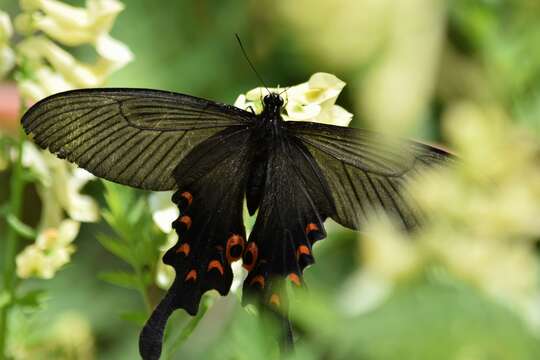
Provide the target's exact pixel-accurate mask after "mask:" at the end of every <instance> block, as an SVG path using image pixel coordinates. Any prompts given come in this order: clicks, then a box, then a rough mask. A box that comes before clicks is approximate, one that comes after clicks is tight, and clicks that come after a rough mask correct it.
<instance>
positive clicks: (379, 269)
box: [362, 103, 540, 326]
mask: <svg viewBox="0 0 540 360" xmlns="http://www.w3.org/2000/svg"><path fill="white" fill-rule="evenodd" d="M444 124H445V128H444V129H445V133H446V134H447V135H448V137H449V139H450V142H451V144H452V145H453V147H454V148H455V149H456V151H457V152H458V153H459V154H460V158H459V161H457V162H455V163H454V164H452V166H449V167H445V168H442V169H436V170H431V171H429V172H427V173H425V174H423V176H422V177H419V178H416V179H414V180H412V181H411V183H410V184H409V190H410V191H411V193H412V195H413V196H414V197H415V198H416V199H417V201H418V203H419V204H420V206H421V207H422V208H423V209H424V211H425V212H426V213H427V214H430V220H429V222H428V223H427V224H426V226H424V227H423V228H422V231H420V232H417V233H415V234H412V235H408V234H404V233H401V232H400V231H398V230H396V229H392V227H391V226H390V224H389V223H388V221H381V220H379V221H374V222H372V223H371V224H370V226H368V228H367V236H366V237H365V238H363V245H362V246H363V251H362V254H363V260H364V264H365V271H366V272H369V273H371V274H375V275H376V276H377V277H378V278H380V279H383V281H386V282H388V283H395V282H397V281H400V280H402V279H403V278H404V277H407V276H408V275H410V274H414V273H416V272H417V271H419V270H421V269H426V267H432V266H434V265H435V266H437V267H438V268H441V269H445V270H446V271H447V272H448V273H450V274H452V275H453V276H454V277H457V278H459V279H462V280H465V281H467V282H468V283H470V284H472V285H475V286H477V287H478V288H480V289H482V290H483V291H485V292H486V293H487V294H489V295H491V296H493V297H494V298H495V299H497V300H499V301H502V302H503V303H505V304H506V305H508V306H510V307H511V308H513V309H516V311H518V313H521V314H523V315H524V318H525V319H527V320H528V321H529V322H531V324H532V325H534V326H538V325H540V318H538V316H536V315H535V314H537V311H536V310H535V309H537V307H538V301H539V300H540V278H539V274H540V273H539V270H540V269H539V264H538V259H537V257H536V253H535V250H534V247H535V242H536V241H537V240H538V238H539V237H540V223H539V222H538V219H539V218H540V203H539V202H538V199H540V166H539V164H538V155H539V154H540V145H539V143H538V139H537V138H535V137H534V136H532V135H531V134H530V133H527V132H526V131H525V130H523V129H520V128H516V127H515V125H514V124H513V123H512V122H511V121H510V119H508V118H507V116H506V115H505V113H504V112H503V111H502V110H500V109H499V108H497V107H482V106H479V105H475V104H472V103H460V104H458V105H454V106H453V107H452V108H451V110H450V111H448V113H447V114H446V116H445V119H444ZM383 252H384V256H382V255H381V254H382V253H383Z"/></svg>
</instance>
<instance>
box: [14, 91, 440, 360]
mask: <svg viewBox="0 0 540 360" xmlns="http://www.w3.org/2000/svg"><path fill="white" fill-rule="evenodd" d="M283 111H284V99H283V97H282V96H281V95H279V94H277V93H272V92H269V93H268V95H266V96H264V98H263V111H262V112H261V113H260V114H255V113H254V112H253V111H246V110H242V109H239V108H236V107H234V106H231V105H226V104H221V103H217V102H213V101H209V100H205V99H201V98H197V97H193V96H189V95H184V94H179V93H173V92H167V91H159V90H148V89H129V88H103V89H81V90H73V91H68V92H64V93H59V94H56V95H52V96H50V97H48V98H46V99H44V100H41V101H40V102H38V103H36V104H35V105H34V106H32V107H31V108H30V109H29V110H28V111H27V112H26V113H25V114H24V116H23V118H22V124H23V127H24V129H25V131H26V132H27V133H28V134H30V135H32V136H33V139H34V141H35V142H36V143H37V144H38V145H39V146H40V147H42V148H44V149H49V150H50V151H51V152H52V153H54V154H56V155H57V156H58V157H60V158H62V159H67V160H69V161H71V162H73V163H76V164H78V165H79V166H80V167H82V168H84V169H86V170H88V171H90V172H91V173H93V174H94V175H97V176H99V177H102V178H104V179H107V180H110V181H114V182H117V183H120V184H125V185H128V186H132V187H135V188H140V189H146V190H153V191H164V190H175V193H174V195H173V197H172V201H173V202H174V203H175V204H176V205H177V206H178V209H179V212H180V215H179V217H178V218H177V219H176V220H175V221H174V223H173V228H174V229H175V230H176V232H177V233H178V235H179V240H178V243H177V244H176V245H175V246H173V247H172V248H171V249H169V250H168V251H167V253H166V254H165V255H164V257H163V262H164V263H165V264H168V265H170V266H172V267H174V269H175V272H176V278H175V280H174V282H173V284H172V286H171V287H170V289H169V290H168V292H167V294H166V295H165V297H164V298H163V299H162V301H161V302H160V303H159V305H158V306H157V307H156V309H155V310H154V312H153V313H152V315H151V317H150V318H149V320H148V322H147V323H146V325H145V327H144V328H143V330H142V332H141V337H140V352H141V355H142V357H143V358H144V359H158V358H159V356H160V353H161V346H162V338H163V331H164V328H165V325H166V322H167V319H168V318H169V316H170V315H171V313H172V312H173V311H174V310H176V309H179V308H182V309H184V310H185V311H187V312H188V313H189V314H191V315H194V314H196V313H197V311H198V307H199V302H200V300H201V296H202V295H203V294H204V293H205V292H206V291H208V290H211V289H215V290H217V291H218V292H219V293H220V294H221V295H226V294H227V293H228V292H229V289H230V287H231V283H232V279H233V273H232V269H231V264H232V263H233V262H234V261H237V260H240V259H241V260H242V262H243V266H244V268H246V269H247V270H248V275H247V278H246V279H245V281H244V284H243V290H244V300H243V302H244V303H249V302H251V301H252V300H251V299H254V298H256V299H259V301H262V302H263V303H266V304H268V306H270V307H276V308H279V307H280V306H282V305H283V303H284V299H283V294H282V291H281V290H280V286H279V284H281V283H283V282H284V281H288V282H290V283H291V284H292V285H294V286H299V287H301V286H302V285H303V277H302V274H303V270H304V269H305V267H306V266H308V265H310V264H312V263H313V262H314V258H313V252H312V249H313V245H314V243H315V242H316V241H318V240H321V239H323V238H325V237H326V231H325V227H324V222H325V220H326V219H328V218H331V219H333V220H335V221H336V222H337V223H339V224H341V225H343V226H345V227H348V228H351V229H355V230H358V229H360V228H361V226H362V224H363V223H365V221H366V219H367V218H368V216H369V215H370V214H371V213H373V212H375V211H377V210H379V209H382V210H383V211H384V212H386V213H388V214H390V215H392V216H393V217H394V218H396V219H398V220H399V221H400V222H401V223H402V225H403V227H404V228H406V229H413V228H415V227H417V226H418V225H419V223H420V222H421V219H422V214H421V213H420V212H419V211H418V210H417V209H416V207H415V206H414V203H413V202H412V201H411V199H410V196H409V195H408V194H407V191H406V189H405V187H404V186H403V185H404V182H405V181H406V180H407V179H408V178H409V177H410V176H412V175H414V174H416V173H418V172H420V171H421V170H422V168H424V167H426V166H427V167H430V166H433V165H437V164H442V163H444V162H445V161H446V159H448V157H449V155H448V153H446V152H445V151H443V150H441V149H437V148H435V147H431V146H428V145H424V144H421V143H416V142H412V141H405V140H395V139H388V138H387V137H385V136H382V135H379V134H377V133H373V132H370V131H367V130H360V129H353V128H348V127H339V126H332V125H325V124H320V123H313V122H295V121H284V120H283V117H282V112H283ZM244 200H245V202H246V204H247V209H248V211H249V214H251V215H253V214H255V213H256V212H257V217H256V221H255V225H254V226H253V229H252V231H251V233H250V236H249V238H248V239H246V230H245V227H244V223H243V206H244Z"/></svg>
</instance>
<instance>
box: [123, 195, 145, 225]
mask: <svg viewBox="0 0 540 360" xmlns="http://www.w3.org/2000/svg"><path fill="white" fill-rule="evenodd" d="M146 207H147V203H146V199H145V198H143V197H140V198H139V199H138V200H137V201H136V202H135V205H134V206H133V207H132V208H131V210H130V211H129V212H128V215H127V221H128V223H129V224H136V223H137V222H139V220H140V219H141V216H142V215H143V213H144V210H145V208H146Z"/></svg>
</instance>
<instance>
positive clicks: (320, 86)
mask: <svg viewBox="0 0 540 360" xmlns="http://www.w3.org/2000/svg"><path fill="white" fill-rule="evenodd" d="M344 87H345V83H344V82H343V81H341V80H340V79H338V78H337V77H336V76H334V75H332V74H327V73H315V74H313V75H312V76H311V77H310V78H309V80H308V82H305V83H302V84H300V85H296V86H291V87H288V88H285V89H268V90H269V91H270V92H273V93H281V92H283V94H282V97H283V98H284V99H285V114H283V118H284V119H285V120H293V121H314V122H320V123H326V124H332V125H339V126H348V125H349V123H350V121H351V119H352V114H351V113H349V112H348V111H347V110H345V109H343V108H342V107H341V106H338V105H336V104H335V103H336V100H337V97H338V96H339V94H340V93H341V90H343V88H344ZM267 94H268V91H267V90H266V88H255V89H252V90H250V91H248V92H247V93H246V94H245V95H240V96H239V97H238V98H237V99H236V101H235V104H234V105H235V106H236V107H239V108H241V109H244V110H249V109H250V108H251V109H253V111H255V113H260V112H261V111H262V109H263V105H262V99H263V98H264V96H265V95H267Z"/></svg>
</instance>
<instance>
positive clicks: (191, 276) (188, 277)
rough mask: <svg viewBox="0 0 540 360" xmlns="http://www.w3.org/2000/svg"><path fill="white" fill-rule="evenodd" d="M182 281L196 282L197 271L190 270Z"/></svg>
mask: <svg viewBox="0 0 540 360" xmlns="http://www.w3.org/2000/svg"><path fill="white" fill-rule="evenodd" d="M184 280H185V281H190V280H193V281H197V270H195V269H193V270H190V271H189V272H188V273H187V275H186V278H185V279H184Z"/></svg>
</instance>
